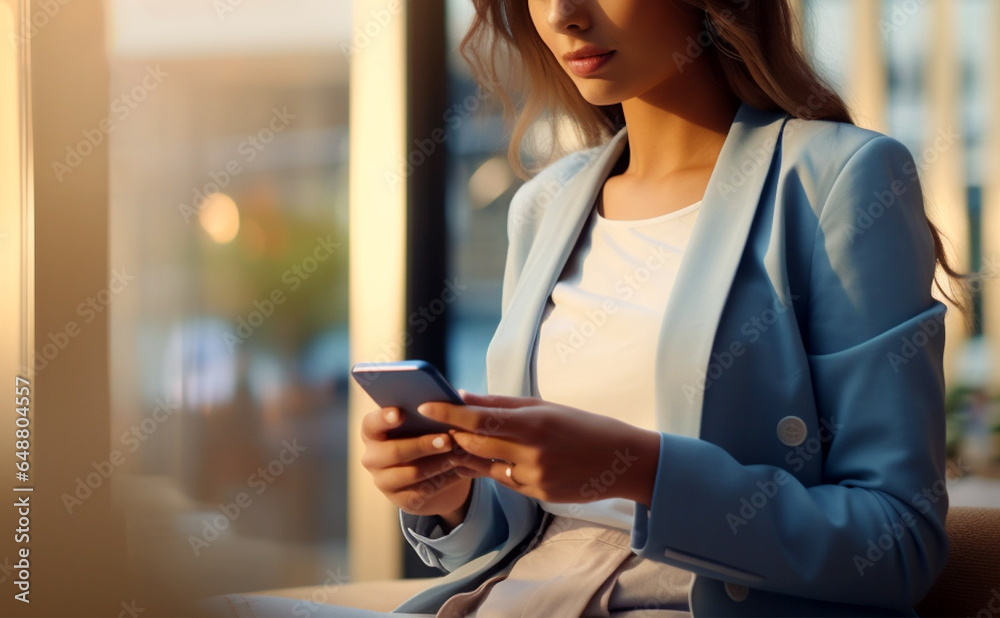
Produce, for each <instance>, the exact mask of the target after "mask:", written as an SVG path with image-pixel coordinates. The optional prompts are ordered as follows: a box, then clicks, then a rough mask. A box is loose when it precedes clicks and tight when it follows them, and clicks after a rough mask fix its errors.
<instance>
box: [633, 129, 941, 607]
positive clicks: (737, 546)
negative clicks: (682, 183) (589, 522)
mask: <svg viewBox="0 0 1000 618" xmlns="http://www.w3.org/2000/svg"><path fill="white" fill-rule="evenodd" d="M829 186H830V189H829V191H828V193H827V195H826V199H825V200H823V199H822V197H820V198H819V199H818V200H817V201H823V203H822V204H821V209H819V210H818V212H817V215H818V226H817V229H816V236H815V239H814V249H813V252H812V263H811V265H810V271H809V273H810V274H809V288H810V289H809V308H808V313H807V316H808V326H807V327H806V328H805V330H804V332H803V338H804V339H805V340H806V342H807V343H806V349H807V357H808V363H809V370H810V372H811V377H812V382H813V387H814V393H815V398H816V406H817V409H818V411H819V414H820V417H821V419H825V421H826V423H829V424H832V425H831V426H832V427H833V428H834V430H835V433H834V434H833V437H832V439H830V441H829V442H828V443H827V444H825V445H824V446H825V447H826V452H825V454H824V455H823V456H824V457H825V459H824V461H823V471H822V482H821V483H820V484H816V485H813V486H805V485H804V484H803V483H802V482H801V481H799V480H798V479H796V477H794V476H793V475H792V474H789V473H788V471H786V470H784V469H783V468H782V467H779V466H772V465H743V464H741V463H739V462H738V461H737V460H736V459H734V458H733V457H732V456H731V455H730V454H729V453H728V452H727V451H725V450H724V449H722V448H721V447H719V446H717V445H715V444H712V443H710V442H707V441H703V440H698V439H694V438H689V437H682V436H675V435H670V434H665V433H664V434H661V443H660V460H659V467H658V470H657V475H656V480H655V485H654V490H653V499H652V505H651V506H650V507H649V508H644V507H643V506H642V505H637V508H636V517H635V524H634V528H633V533H632V534H633V536H632V543H633V549H634V550H635V551H636V552H637V553H638V554H639V555H641V556H643V557H646V558H650V559H653V560H659V561H661V562H665V563H668V564H673V565H676V566H680V567H682V568H686V569H689V570H691V571H694V572H696V573H699V574H702V575H706V576H709V577H713V578H716V579H722V580H726V581H731V582H734V583H737V584H744V585H747V586H751V587H754V588H759V589H763V590H768V591H773V592H778V593H783V594H789V595H795V596H800V597H807V598H813V599H821V600H828V601H833V602H840V603H855V604H859V605H869V606H876V607H893V608H909V607H912V606H913V605H915V604H916V603H918V602H919V601H920V600H921V598H922V597H923V595H924V594H925V593H926V592H927V590H928V589H929V588H930V586H931V585H932V583H933V582H934V580H935V578H936V577H937V575H938V574H939V572H940V571H941V569H942V568H943V566H944V562H945V559H946V557H947V552H948V540H947V536H946V534H945V528H944V521H945V514H946V512H947V508H948V498H947V492H946V488H945V475H944V468H945V459H944V435H945V430H944V378H943V367H942V364H943V361H942V356H943V348H944V337H945V332H944V314H945V310H946V308H945V306H944V305H943V304H942V303H940V302H939V301H937V300H935V299H933V298H932V297H931V294H930V292H931V285H932V282H933V276H934V269H935V255H934V246H933V241H932V238H931V235H930V230H929V228H928V225H927V222H926V217H925V213H924V207H923V196H922V193H921V189H920V183H919V180H918V178H917V168H916V165H915V163H914V161H913V158H912V156H911V155H910V153H909V152H908V151H907V149H906V148H905V147H904V146H903V145H902V144H900V143H899V142H897V141H896V140H894V139H892V138H888V137H885V136H877V137H875V138H873V139H871V140H869V141H867V142H865V143H864V144H863V145H862V146H861V147H860V148H859V149H858V150H856V151H855V152H854V154H853V155H851V156H850V157H849V158H848V160H847V162H846V163H845V164H844V165H843V168H842V170H841V172H840V174H839V175H838V176H837V177H836V180H835V181H834V182H833V184H832V185H829ZM813 209H814V211H815V210H817V208H816V207H815V206H814V208H813ZM794 413H795V411H794V410H790V411H789V414H794ZM786 461H787V460H786ZM762 490H766V491H763V494H764V495H765V496H767V498H768V500H767V503H766V504H765V505H764V506H762V507H761V508H758V509H756V512H755V513H754V515H753V517H752V518H751V519H750V520H749V521H748V522H747V524H746V525H743V526H740V527H739V528H738V530H734V529H733V528H732V527H731V526H728V525H725V522H726V518H727V515H730V514H731V513H732V512H733V510H734V506H733V505H734V504H738V500H739V497H741V496H743V497H749V496H752V495H753V494H754V493H755V492H758V493H759V492H762Z"/></svg>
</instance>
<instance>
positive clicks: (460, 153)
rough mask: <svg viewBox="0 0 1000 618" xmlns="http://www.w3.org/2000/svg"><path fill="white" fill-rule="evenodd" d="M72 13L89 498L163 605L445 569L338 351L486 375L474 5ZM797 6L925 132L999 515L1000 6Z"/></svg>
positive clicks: (889, 124) (507, 192) (304, 1)
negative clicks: (103, 337)
mask: <svg viewBox="0 0 1000 618" xmlns="http://www.w3.org/2000/svg"><path fill="white" fill-rule="evenodd" d="M78 2H79V3H85V4H87V7H86V8H85V7H74V6H73V5H72V4H59V6H61V7H63V8H62V9H61V10H62V11H63V13H62V15H59V14H56V15H50V20H51V21H52V23H55V22H56V21H57V20H59V19H61V18H65V17H67V14H68V13H69V12H70V10H73V11H88V12H89V11H96V13H97V14H98V15H99V16H100V18H101V20H102V22H103V24H104V32H103V36H102V37H101V39H102V42H103V45H104V49H105V50H106V65H105V66H104V67H101V71H105V72H106V75H107V90H106V92H105V96H106V97H107V100H106V106H107V107H106V111H105V120H107V121H108V122H109V124H108V125H107V126H104V125H102V124H101V123H100V122H88V123H87V124H84V125H82V126H78V127H75V128H74V129H73V130H72V131H70V134H72V135H74V136H75V139H73V140H72V142H70V143H71V144H73V143H76V144H77V145H76V146H72V145H71V146H69V147H67V149H66V150H65V151H62V150H59V152H60V158H59V160H58V161H59V162H62V163H64V164H65V166H66V169H59V168H58V166H55V167H53V168H52V170H51V171H52V173H53V174H55V177H56V179H57V180H58V181H59V182H62V178H61V177H60V174H62V175H65V176H67V177H72V175H73V174H79V173H80V172H78V170H82V169H84V167H85V166H86V164H87V152H86V150H87V148H86V146H83V147H82V149H81V146H80V144H82V143H83V142H79V140H84V141H88V140H89V141H90V142H91V145H92V146H93V147H94V148H95V149H98V148H106V149H107V151H106V152H107V183H108V185H107V186H108V187H109V190H108V198H107V211H108V218H107V228H106V232H107V241H106V242H107V267H108V274H107V278H108V279H109V282H108V288H107V290H103V292H105V293H104V294H103V295H102V294H101V293H96V294H94V295H93V297H92V298H91V297H90V296H85V297H81V298H80V300H81V305H83V307H82V309H81V308H80V306H79V305H77V309H76V315H77V316H78V317H77V320H78V321H79V322H81V323H86V322H87V320H88V317H89V318H90V319H99V320H105V319H106V320H107V321H108V322H107V327H108V337H107V342H108V343H107V346H108V347H107V354H108V363H109V369H108V384H109V387H108V388H109V391H108V402H109V408H110V413H109V416H108V419H107V423H108V426H109V429H110V431H109V432H107V434H106V435H107V436H108V440H109V442H107V443H106V444H105V445H104V447H103V449H102V450H100V451H99V452H103V453H105V455H104V459H110V453H111V452H112V451H115V450H117V451H119V452H120V453H121V455H122V460H123V462H122V463H121V464H118V463H115V464H114V465H115V466H116V472H115V474H114V475H113V476H112V477H111V482H110V484H109V487H110V490H109V489H108V487H104V488H103V489H101V488H96V489H93V491H95V492H100V491H110V492H111V494H110V497H111V500H112V505H113V507H114V508H115V509H120V512H121V513H122V514H123V516H122V520H121V526H122V531H123V534H124V536H125V544H124V547H125V552H126V554H127V562H126V565H127V568H126V569H125V577H126V578H127V579H128V581H129V586H130V589H131V590H133V591H134V594H135V596H136V597H137V598H140V599H146V600H147V601H146V602H148V603H149V604H150V606H153V607H171V603H176V602H177V601H178V600H179V599H187V598H197V597H202V596H207V595H211V594H219V593H225V592H235V591H250V590H266V589H274V588H283V587H290V586H305V585H317V584H323V583H324V582H331V581H332V582H342V581H347V580H348V579H351V578H354V579H373V578H388V577H397V576H399V575H403V574H406V575H427V574H429V573H431V572H429V571H426V570H422V569H421V568H420V565H416V564H414V560H413V558H412V556H409V552H406V551H403V548H402V540H401V538H399V537H398V535H397V534H396V531H395V528H393V527H391V526H392V522H393V521H394V517H395V512H394V511H392V510H391V509H389V508H387V503H385V501H384V499H382V498H381V496H380V495H373V492H374V491H375V490H374V488H371V487H367V486H366V485H365V483H366V482H367V479H368V477H367V475H366V473H365V472H364V470H362V469H360V466H359V465H358V464H357V456H358V454H359V451H358V450H357V445H356V443H355V441H356V437H355V434H356V431H355V429H356V426H355V425H354V421H353V420H352V419H356V418H357V415H359V414H361V413H363V411H366V410H367V409H368V408H369V407H370V402H369V401H368V400H367V399H365V398H364V397H363V396H361V395H360V394H359V393H354V394H353V395H351V397H350V398H349V393H350V392H351V390H352V389H353V388H354V387H353V385H351V384H349V382H348V378H349V374H348V370H349V367H350V364H351V362H352V361H357V360H373V359H374V360H388V359H390V358H403V357H404V356H405V357H423V358H428V359H430V360H433V361H434V362H435V363H436V364H438V365H439V366H440V367H442V369H445V372H446V374H447V375H448V376H449V378H450V379H451V381H452V382H453V383H454V384H455V385H456V386H458V387H462V388H466V389H468V390H471V391H479V392H482V391H484V390H485V376H484V358H485V352H486V346H487V344H488V342H489V339H490V337H491V335H492V332H493V329H494V327H495V326H496V324H497V322H498V320H499V307H500V282H501V278H502V273H503V265H504V257H505V251H506V213H507V205H508V203H509V200H510V197H511V196H512V195H513V193H514V191H516V189H517V188H518V187H519V186H520V183H521V181H520V180H518V179H517V178H516V177H515V175H514V174H513V172H512V171H511V169H510V167H509V165H508V163H507V161H506V153H505V149H506V143H507V136H508V128H507V127H506V126H505V124H504V122H503V120H502V118H501V116H500V113H501V110H500V107H499V104H498V102H497V101H495V100H493V99H492V98H491V97H490V95H488V94H485V93H483V92H481V91H479V90H477V88H476V85H475V84H474V83H473V81H472V79H471V76H470V74H469V71H468V68H467V66H466V64H465V63H464V61H463V60H462V59H461V58H460V57H459V55H458V52H457V46H458V42H459V40H460V39H461V37H462V35H463V34H464V31H465V29H466V28H467V26H468V24H469V23H470V19H471V7H470V5H471V3H470V2H469V0H440V1H438V0H420V2H419V7H420V8H417V7H418V3H417V2H395V3H394V2H379V1H373V0H355V2H351V1H350V0H281V1H280V2H279V1H278V0H215V1H210V0H104V2H103V3H102V2H98V0H78ZM795 6H796V7H797V9H798V11H799V14H800V16H801V18H802V24H803V27H802V33H801V34H802V37H803V43H804V45H805V47H806V49H807V51H808V54H809V56H810V58H811V60H812V61H813V62H814V64H815V65H816V66H817V67H818V68H819V70H820V72H821V73H822V75H824V76H825V77H826V78H827V79H828V80H829V81H830V83H831V84H832V85H833V86H834V87H835V88H836V89H837V90H838V91H839V92H840V93H842V94H844V95H846V96H847V98H848V101H849V102H850V103H851V105H852V107H853V110H854V111H855V112H856V116H857V120H858V123H859V124H861V125H862V126H866V127H870V128H874V129H877V130H880V131H883V132H886V133H888V134H890V135H893V136H895V137H897V138H898V139H900V140H901V141H902V142H904V143H905V144H906V145H907V146H908V147H909V148H910V149H911V151H912V152H913V153H914V155H915V157H916V160H917V162H918V165H919V167H920V171H921V175H922V179H923V181H924V183H925V189H926V191H927V194H928V198H929V201H928V208H929V209H930V211H931V216H932V217H934V219H935V220H936V221H937V222H938V223H940V224H942V226H943V227H944V230H945V233H946V235H947V236H948V237H949V239H950V240H951V241H952V244H953V245H954V247H953V251H954V255H955V256H956V258H957V259H958V260H959V262H958V263H959V264H960V265H961V266H962V267H963V269H964V270H965V271H968V272H976V273H979V277H978V278H977V279H976V280H975V281H974V285H973V290H974V292H975V299H976V306H977V309H978V310H979V311H980V313H981V314H982V315H983V316H984V319H981V320H978V321H977V322H976V323H975V324H973V325H972V327H971V328H969V329H965V327H964V325H963V324H961V322H958V321H951V322H949V323H948V327H949V333H948V351H947V365H948V366H947V371H948V378H949V399H948V402H949V403H948V406H949V408H948V414H949V438H948V441H949V455H950V457H951V460H950V464H949V472H950V476H951V477H952V482H951V483H950V485H949V492H950V493H951V496H952V502H953V503H954V504H969V505H974V504H982V505H991V506H1000V368H998V363H997V354H998V353H1000V295H998V292H997V291H996V290H997V284H996V281H995V280H996V278H997V276H998V275H1000V219H998V214H1000V213H997V211H998V210H1000V203H998V199H1000V194H998V191H997V182H998V178H1000V129H998V127H997V122H996V121H995V115H991V114H990V110H996V109H998V105H1000V87H998V81H1000V79H998V75H997V73H998V71H997V68H996V64H995V58H996V57H997V52H998V50H997V48H996V45H997V43H996V41H997V40H998V39H1000V4H998V3H996V2H994V1H992V0H882V1H878V0H800V1H798V2H795ZM42 10H44V7H42V6H41V4H39V3H35V4H34V5H33V6H30V8H29V9H28V11H29V14H32V13H31V12H32V11H36V12H37V11H42ZM46 21H49V20H46ZM67 27H68V26H67ZM50 30H51V31H54V28H52V29H50ZM45 34H46V32H44V31H43V32H40V33H39V34H38V39H39V41H41V40H42V37H43V36H44V35H45ZM53 36H54V35H53ZM418 60H419V61H418ZM65 94H66V96H70V97H72V96H73V93H72V92H66V93H65ZM380 116H381V120H379V117H380ZM109 128H110V130H109ZM95 131H96V132H95ZM88 132H89V133H88ZM352 132H353V133H354V134H353V135H352ZM88 135H89V136H90V137H88ZM81 136H82V137H81ZM105 138H106V143H103V144H101V143H94V142H105ZM362 138H363V139H362ZM74 154H75V155H77V156H80V157H81V160H82V162H81V163H80V164H79V167H78V166H74V165H73V163H74V160H73V156H74ZM349 163H351V164H352V165H355V166H359V167H358V169H355V170H352V169H351V167H349ZM36 165H37V164H36ZM363 165H366V166H367V168H366V170H367V171H362V170H361V169H360V166H363ZM364 174H368V176H365V175H364ZM362 185H364V186H362ZM991 209H992V210H991ZM991 217H992V218H991ZM442 249H443V251H442ZM436 256H437V257H436ZM445 289H451V290H455V291H457V294H456V295H455V297H454V300H451V301H446V300H444V299H445V298H449V299H450V298H452V296H451V295H446V294H444V293H443V291H444V290H445ZM94 292H98V291H97V290H94ZM88 299H89V300H92V301H93V302H89V300H88ZM74 305H75V303H74ZM386 311H388V312H389V313H388V314H386V313H385V312H386ZM949 313H950V314H955V313H957V312H955V311H951V312H949ZM387 315H388V317H386V316H387ZM954 317H957V316H954V315H952V316H950V318H949V319H953V318H954ZM386 324H388V326H386ZM963 330H964V334H963ZM349 341H351V342H352V345H355V346H356V347H355V348H354V349H351V348H349ZM404 346H405V347H404ZM404 352H405V353H404ZM380 356H381V358H379V357H380ZM58 360H59V359H54V360H52V362H53V363H56V362H58ZM37 369H38V367H37V364H36V370H37ZM89 471H90V469H89V468H87V469H85V470H82V471H80V472H89ZM69 478H72V475H70V477H69ZM84 480H85V482H86V477H85V476H84ZM66 489H69V488H66ZM349 496H350V499H349ZM81 508H82V507H81ZM349 524H350V526H349ZM386 526H389V527H386ZM380 530H381V532H379V531H380Z"/></svg>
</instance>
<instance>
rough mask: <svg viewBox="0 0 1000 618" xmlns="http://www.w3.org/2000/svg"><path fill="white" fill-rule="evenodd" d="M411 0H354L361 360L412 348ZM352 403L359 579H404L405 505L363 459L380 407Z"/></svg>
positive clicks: (354, 276)
mask: <svg viewBox="0 0 1000 618" xmlns="http://www.w3.org/2000/svg"><path fill="white" fill-rule="evenodd" d="M409 6H410V3H407V2H399V1H398V0H354V25H353V30H352V41H351V43H352V46H351V48H350V50H351V51H350V53H351V82H350V98H351V100H350V149H351V153H350V190H349V193H350V266H349V277H350V286H349V290H350V302H349V337H350V342H351V343H350V355H351V363H352V364H353V363H355V362H358V361H390V360H400V359H401V358H403V354H404V353H405V339H404V338H405V334H406V331H405V328H406V324H405V318H404V316H405V310H406V252H407V245H406V189H407V172H406V157H407V154H408V153H407V149H406V124H407V123H406V120H407V110H406V102H407V96H406V92H407V90H406V87H407V80H406V22H407V14H408V12H409ZM380 17H381V19H380ZM348 407H349V415H350V421H349V423H348V429H349V431H350V436H348V498H347V499H348V504H347V506H348V551H349V556H350V570H351V578H352V579H353V580H354V581H364V580H373V579H387V578H396V577H399V576H401V575H402V560H401V558H402V552H401V550H402V546H401V544H400V536H399V532H398V529H399V524H398V520H397V514H396V509H395V507H393V506H392V505H391V504H390V503H389V502H388V501H387V500H386V499H385V497H384V496H383V495H382V494H381V493H380V492H379V491H378V489H376V488H375V486H374V485H373V484H372V481H371V476H370V475H369V474H368V472H367V470H365V469H364V468H363V467H362V466H361V464H360V460H361V454H362V452H363V449H364V446H363V444H362V442H361V418H362V417H363V416H364V415H365V414H366V413H367V412H369V411H370V410H372V409H373V407H374V405H373V403H372V401H371V399H369V398H368V396H367V395H365V394H364V392H363V391H362V390H361V389H360V388H359V387H358V386H357V385H356V384H354V383H353V382H352V383H351V391H350V395H349V406H348Z"/></svg>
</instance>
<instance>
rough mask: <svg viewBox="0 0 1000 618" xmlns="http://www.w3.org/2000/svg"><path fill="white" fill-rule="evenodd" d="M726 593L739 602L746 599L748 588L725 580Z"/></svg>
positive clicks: (748, 592)
mask: <svg viewBox="0 0 1000 618" xmlns="http://www.w3.org/2000/svg"><path fill="white" fill-rule="evenodd" d="M726 594H727V595H729V598H730V599H732V600H734V601H736V602H737V603H739V602H740V601H746V599H747V596H749V595H750V589H749V588H747V587H746V586H743V585H740V584H734V583H732V582H726Z"/></svg>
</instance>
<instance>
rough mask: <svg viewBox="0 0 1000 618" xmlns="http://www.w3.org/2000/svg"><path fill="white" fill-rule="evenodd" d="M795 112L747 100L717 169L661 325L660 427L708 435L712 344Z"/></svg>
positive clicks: (657, 368) (724, 145) (714, 171)
mask: <svg viewBox="0 0 1000 618" xmlns="http://www.w3.org/2000/svg"><path fill="white" fill-rule="evenodd" d="M787 119H788V116H786V115H785V114H784V113H773V112H770V113H769V112H763V111H761V110H758V109H756V108H753V107H750V106H749V105H746V104H743V105H741V106H740V109H739V111H738V112H737V114H736V118H735V119H734V121H733V124H732V126H731V127H730V129H729V134H728V135H727V136H726V141H725V143H724V144H723V146H722V151H721V152H720V153H719V159H718V161H716V164H715V169H713V170H712V175H711V177H710V179H709V181H708V187H707V188H706V190H705V197H704V198H703V201H702V205H701V210H700V212H699V213H698V217H697V219H696V220H695V225H694V228H693V229H692V231H691V239H690V240H689V241H688V246H687V248H686V249H685V250H684V255H683V256H682V257H681V263H680V266H679V271H678V273H677V279H676V280H675V281H674V289H673V290H672V291H671V293H670V300H669V301H668V302H667V308H666V311H664V316H663V323H662V324H661V326H660V335H659V343H658V346H657V357H656V375H657V376H658V377H659V379H658V380H657V381H656V418H657V425H658V427H657V429H658V430H660V431H664V432H667V433H672V434H677V435H682V436H689V437H693V438H697V437H700V435H701V415H702V404H703V399H704V394H705V378H706V373H707V371H708V369H709V361H710V355H711V353H712V343H713V341H714V340H715V332H716V330H717V328H718V325H719V318H720V317H721V315H722V309H723V306H724V305H725V302H726V298H727V297H728V296H729V289H730V287H731V286H732V283H733V277H734V276H735V274H736V269H737V267H738V266H739V263H740V257H741V256H742V255H743V249H744V247H745V246H746V242H747V237H748V236H749V234H750V226H751V224H752V223H753V218H754V214H755V213H756V212H757V204H758V203H759V202H760V195H761V191H762V189H763V188H764V182H765V180H766V179H767V175H768V172H769V171H770V169H771V163H772V160H773V158H774V152H775V149H776V147H777V144H778V140H779V139H780V136H781V131H782V128H783V127H784V124H785V121H786V120H787Z"/></svg>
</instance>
